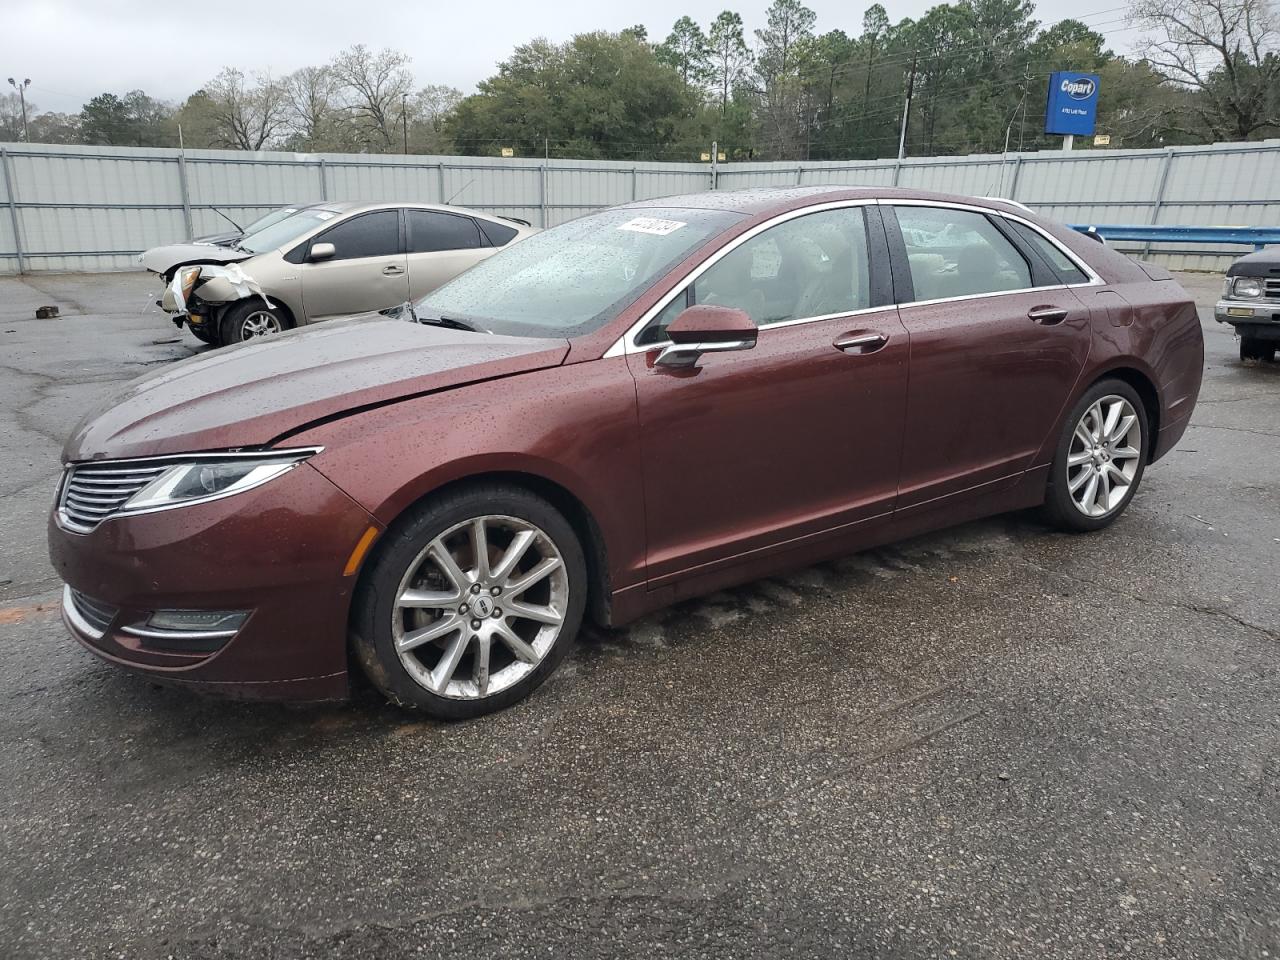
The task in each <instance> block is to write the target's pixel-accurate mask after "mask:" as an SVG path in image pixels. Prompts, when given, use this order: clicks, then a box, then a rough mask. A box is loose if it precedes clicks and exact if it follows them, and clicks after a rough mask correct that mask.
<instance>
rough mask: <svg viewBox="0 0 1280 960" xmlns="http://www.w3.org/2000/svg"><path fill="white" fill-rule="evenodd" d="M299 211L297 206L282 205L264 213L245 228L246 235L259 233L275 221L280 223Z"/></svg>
mask: <svg viewBox="0 0 1280 960" xmlns="http://www.w3.org/2000/svg"><path fill="white" fill-rule="evenodd" d="M297 212H298V208H297V207H280V208H279V209H277V210H272V211H271V212H270V213H268V214H264V215H263V216H261V217H259V218H258V219H257V220H254V221H253V222H252V223H250V224H249V225H248V226H246V227H245V228H244V235H245V236H246V237H247V236H250V235H251V234H254V233H257V232H258V231H259V230H265V229H267V227H269V226H271V225H272V224H273V223H279V222H280V221H281V220H283V219H285V218H286V217H292V216H293V215H294V214H295V213H297Z"/></svg>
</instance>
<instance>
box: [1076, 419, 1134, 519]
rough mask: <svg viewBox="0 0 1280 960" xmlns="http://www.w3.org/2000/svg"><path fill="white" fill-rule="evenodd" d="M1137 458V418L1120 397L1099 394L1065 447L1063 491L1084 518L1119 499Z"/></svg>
mask: <svg viewBox="0 0 1280 960" xmlns="http://www.w3.org/2000/svg"><path fill="white" fill-rule="evenodd" d="M1141 462H1142V422H1141V419H1140V418H1139V417H1138V411H1137V410H1135V409H1134V408H1133V404H1131V403H1130V402H1129V401H1128V400H1126V399H1125V398H1124V397H1118V396H1115V395H1114V394H1112V395H1111V396H1106V397H1102V398H1101V399H1099V400H1097V401H1096V402H1095V403H1093V405H1092V406H1090V407H1089V409H1088V410H1086V411H1085V412H1084V416H1082V417H1081V418H1080V421H1079V422H1078V423H1077V424H1076V429H1075V432H1074V433H1073V434H1072V436H1071V446H1070V447H1068V449H1067V492H1068V493H1069V494H1070V495H1071V502H1072V503H1074V504H1075V506H1076V509H1077V510H1079V511H1080V512H1081V513H1083V514H1084V515H1085V516H1086V517H1091V518H1093V519H1097V518H1099V517H1105V516H1106V515H1107V514H1109V513H1111V512H1112V511H1113V510H1116V509H1118V508H1119V507H1121V506H1122V505H1123V504H1124V501H1125V499H1126V498H1127V497H1128V495H1129V493H1130V491H1131V489H1132V487H1133V481H1134V478H1135V477H1136V476H1137V474H1138V467H1139V465H1140V464H1141Z"/></svg>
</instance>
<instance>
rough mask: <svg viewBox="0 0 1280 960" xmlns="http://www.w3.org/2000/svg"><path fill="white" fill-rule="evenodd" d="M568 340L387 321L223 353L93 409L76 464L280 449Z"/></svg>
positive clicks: (151, 378)
mask: <svg viewBox="0 0 1280 960" xmlns="http://www.w3.org/2000/svg"><path fill="white" fill-rule="evenodd" d="M568 350H569V344H568V341H566V340H540V339H532V338H527V337H499V336H493V335H488V334H476V333H469V332H467V331H459V330H448V329H444V328H441V327H429V326H423V325H420V324H415V323H411V322H409V321H406V320H390V319H386V318H384V317H380V316H378V315H376V314H375V315H372V316H369V317H357V318H352V319H348V320H333V321H329V322H327V323H325V324H323V325H320V326H317V327H313V328H310V329H303V330H294V331H289V332H287V333H283V334H280V335H278V336H275V337H272V338H271V339H270V340H265V341H262V342H260V343H246V344H242V345H239V346H234V347H224V348H222V349H220V350H218V351H216V352H214V353H210V354H205V355H202V356H198V357H192V358H190V359H188V360H183V361H180V362H178V363H175V364H173V365H172V366H169V367H166V368H164V369H163V370H160V371H158V372H156V373H153V374H150V375H148V376H145V377H142V378H141V379H139V380H135V381H134V382H133V383H131V384H129V386H128V387H126V388H125V389H124V390H123V392H121V393H119V394H118V395H116V396H114V397H112V398H110V399H108V400H107V401H106V402H105V403H103V404H101V405H99V406H98V407H97V408H96V409H94V410H91V411H90V412H89V413H88V415H86V416H85V418H84V419H83V420H81V421H80V423H79V424H78V425H77V426H76V428H75V429H74V430H73V431H72V434H71V438H70V439H69V440H68V441H67V444H66V446H65V448H64V449H63V459H64V460H66V461H82V460H101V459H120V458H128V457H146V456H156V455H159V454H170V453H187V452H192V451H203V450H226V449H231V448H236V447H254V446H262V445H265V444H269V443H271V442H272V441H273V440H276V439H277V438H279V437H281V436H283V435H285V434H288V433H291V432H294V431H296V430H297V429H298V428H300V427H302V426H304V425H306V424H308V423H311V422H313V421H316V420H320V419H328V418H333V417H338V416H343V415H346V414H348V413H351V412H353V411H355V410H357V409H368V408H369V407H374V406H381V405H383V404H387V403H393V402H395V401H397V400H403V399H407V398H409V397H414V396H420V395H422V394H425V393H432V392H435V391H439V390H444V389H447V388H449V387H457V386H461V385H463V384H467V383H475V382H477V381H480V380H490V379H495V378H498V377H506V376H512V375H514V374H518V373H524V372H527V371H530V370H538V369H542V368H544V367H553V366H558V365H559V364H560V363H561V362H562V361H563V360H564V358H565V355H566V354H567V353H568Z"/></svg>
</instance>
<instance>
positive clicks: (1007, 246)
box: [894, 207, 1032, 300]
mask: <svg viewBox="0 0 1280 960" xmlns="http://www.w3.org/2000/svg"><path fill="white" fill-rule="evenodd" d="M894 209H895V213H896V214H897V217H898V225H899V227H900V228H901V230H902V239H903V241H904V242H905V243H906V247H907V263H908V265H909V266H910V268H911V284H912V286H913V287H914V288H915V299H916V300H943V299H946V298H948V297H966V296H973V295H975V294H983V293H998V292H999V291H1001V290H1026V289H1028V288H1029V287H1031V286H1032V283H1031V267H1030V265H1029V264H1028V263H1027V261H1026V258H1025V257H1023V256H1022V254H1021V253H1019V252H1018V248H1017V247H1015V246H1014V245H1013V244H1012V243H1010V242H1009V240H1008V239H1006V238H1005V236H1004V234H1002V233H1001V232H1000V231H999V230H998V229H996V226H995V224H993V223H992V222H991V221H990V220H988V219H987V218H986V217H985V216H983V215H982V214H980V213H973V212H971V211H968V210H953V209H949V208H945V207H895V208H894Z"/></svg>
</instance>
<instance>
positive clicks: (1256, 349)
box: [1240, 336, 1276, 363]
mask: <svg viewBox="0 0 1280 960" xmlns="http://www.w3.org/2000/svg"><path fill="white" fill-rule="evenodd" d="M1275 358H1276V342H1275V341H1274V340H1263V339H1262V338H1261V337H1243V336H1242V337H1241V338H1240V359H1241V360H1261V361H1264V362H1267V363H1269V362H1271V361H1272V360H1274V359H1275Z"/></svg>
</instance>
